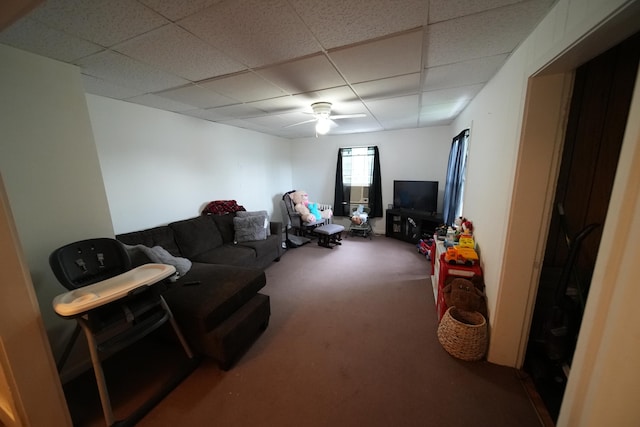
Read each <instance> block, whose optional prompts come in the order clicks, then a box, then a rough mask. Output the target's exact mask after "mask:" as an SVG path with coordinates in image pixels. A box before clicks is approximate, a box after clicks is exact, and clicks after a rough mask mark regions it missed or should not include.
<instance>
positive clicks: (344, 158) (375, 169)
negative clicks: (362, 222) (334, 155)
mask: <svg viewBox="0 0 640 427" xmlns="http://www.w3.org/2000/svg"><path fill="white" fill-rule="evenodd" d="M366 150H367V154H366V155H368V156H372V157H373V161H372V162H371V165H372V167H371V170H370V171H368V175H369V176H368V177H367V180H368V184H369V203H368V205H367V207H368V208H369V209H370V212H369V218H380V217H382V178H381V175H380V152H379V151H378V147H377V146H374V147H367V148H366ZM353 155H354V152H353V149H352V148H340V149H339V150H338V162H337V164H336V185H335V192H334V201H333V211H334V215H336V216H346V217H349V216H351V206H350V202H349V201H350V200H351V185H352V182H351V179H352V168H351V167H352V164H353V162H352V160H353V159H352V157H353Z"/></svg>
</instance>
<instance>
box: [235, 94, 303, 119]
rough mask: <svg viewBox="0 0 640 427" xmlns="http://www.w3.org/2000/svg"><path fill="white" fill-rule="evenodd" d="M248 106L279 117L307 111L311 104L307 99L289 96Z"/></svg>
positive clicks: (256, 102)
mask: <svg viewBox="0 0 640 427" xmlns="http://www.w3.org/2000/svg"><path fill="white" fill-rule="evenodd" d="M247 105H250V106H252V107H255V108H258V109H260V110H264V111H269V112H270V113H271V114H274V115H278V114H281V113H286V112H292V111H302V110H305V109H307V108H308V107H309V105H310V104H309V102H308V99H307V98H302V97H296V96H290V95H287V96H281V97H278V98H270V99H264V100H261V101H255V102H249V103H247Z"/></svg>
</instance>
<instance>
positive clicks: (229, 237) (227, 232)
mask: <svg viewBox="0 0 640 427" xmlns="http://www.w3.org/2000/svg"><path fill="white" fill-rule="evenodd" d="M235 216H236V214H234V213H229V214H226V215H211V218H212V219H213V221H214V222H215V223H216V225H217V226H218V230H219V231H220V235H221V236H222V241H223V242H224V243H233V240H234V239H235V230H234V228H233V218H235Z"/></svg>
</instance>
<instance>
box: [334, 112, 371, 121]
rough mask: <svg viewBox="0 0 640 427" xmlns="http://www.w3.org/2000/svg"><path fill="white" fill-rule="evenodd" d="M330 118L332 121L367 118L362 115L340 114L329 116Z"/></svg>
mask: <svg viewBox="0 0 640 427" xmlns="http://www.w3.org/2000/svg"><path fill="white" fill-rule="evenodd" d="M330 117H331V119H333V120H340V119H353V118H356V117H367V115H366V114H364V113H358V114H340V115H337V116H330Z"/></svg>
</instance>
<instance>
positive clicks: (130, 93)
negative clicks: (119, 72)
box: [82, 74, 144, 99]
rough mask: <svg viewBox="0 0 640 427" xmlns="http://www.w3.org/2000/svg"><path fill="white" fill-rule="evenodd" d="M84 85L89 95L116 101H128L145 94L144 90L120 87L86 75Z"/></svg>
mask: <svg viewBox="0 0 640 427" xmlns="http://www.w3.org/2000/svg"><path fill="white" fill-rule="evenodd" d="M82 85H83V87H84V90H85V91H86V92H87V93H91V94H93V95H100V96H106V97H107V98H114V99H126V98H131V97H134V96H138V95H142V94H143V93H144V91H142V90H138V89H133V88H130V87H124V86H119V85H116V84H114V83H112V82H108V81H106V80H102V79H99V78H97V77H93V76H87V75H86V74H83V75H82Z"/></svg>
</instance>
